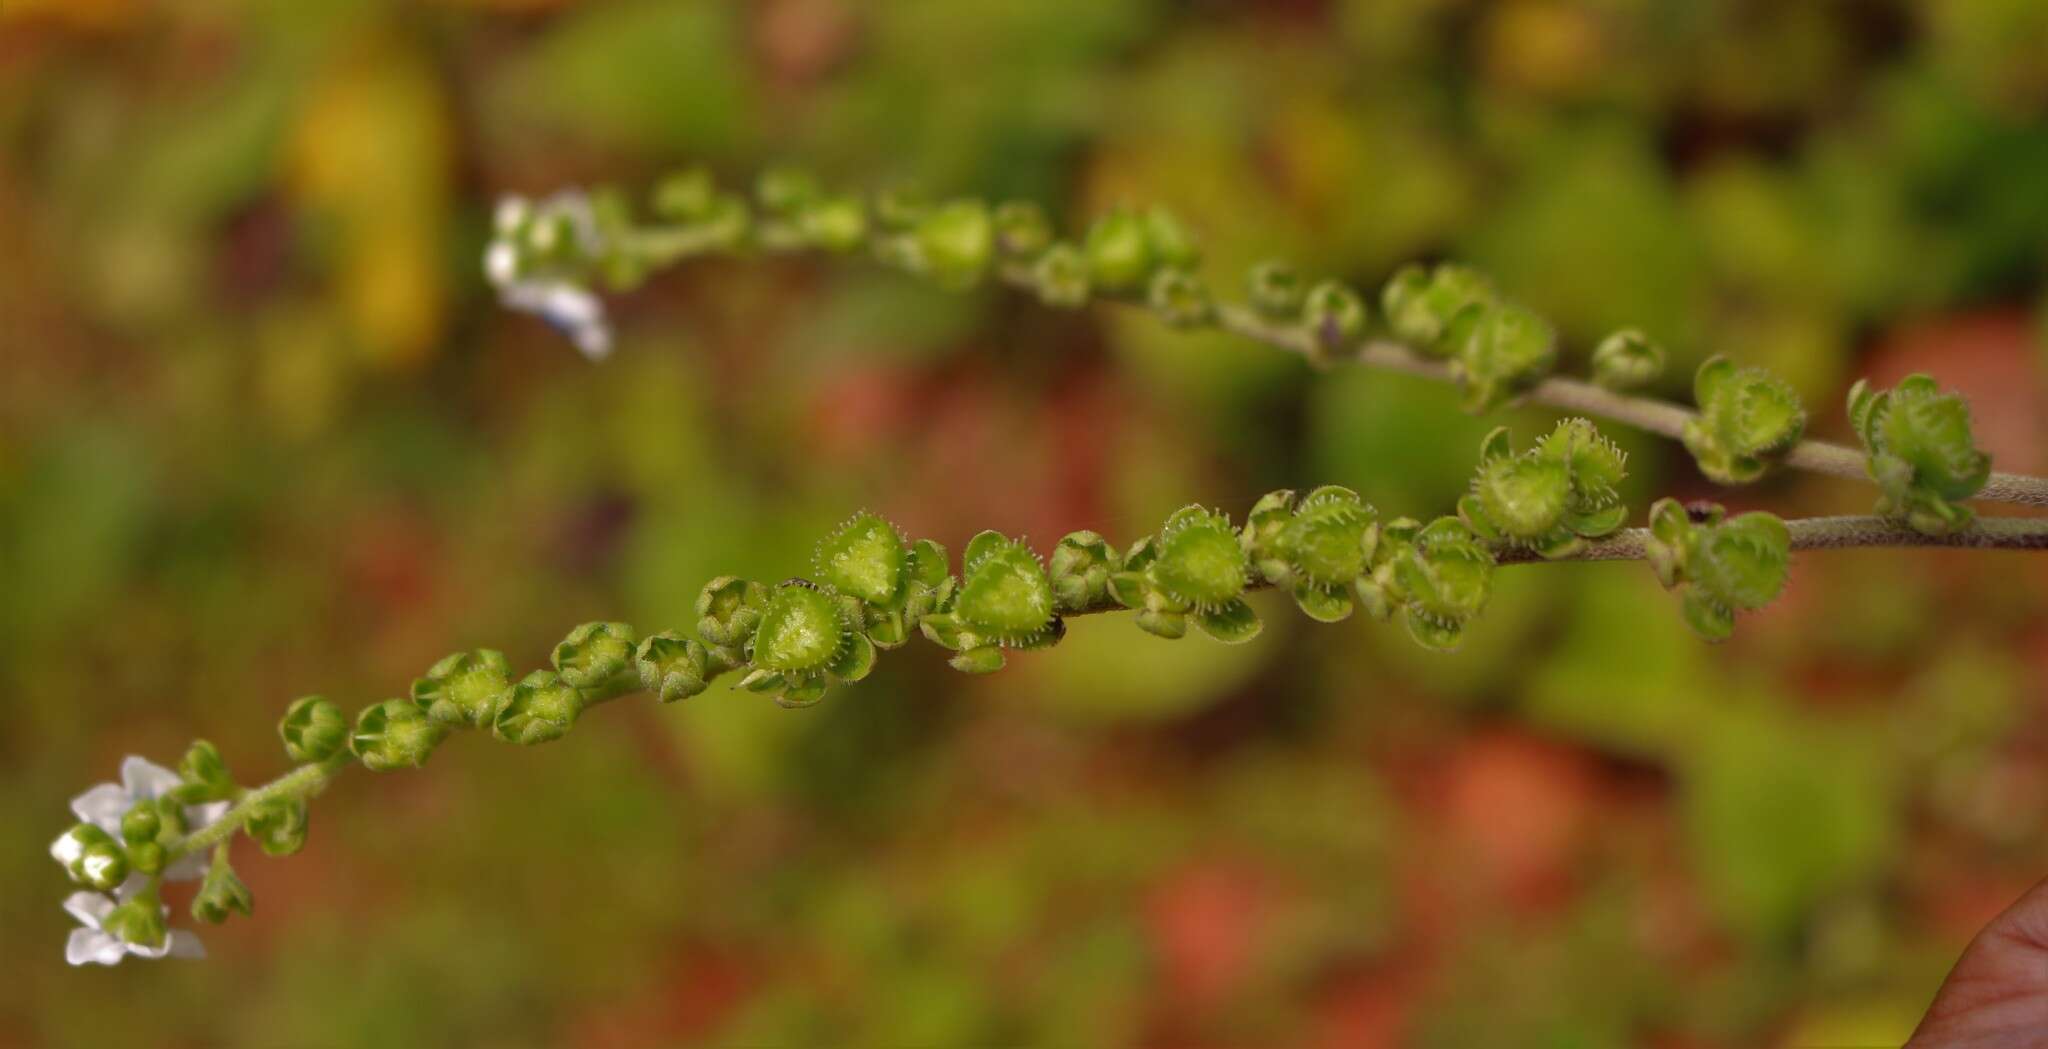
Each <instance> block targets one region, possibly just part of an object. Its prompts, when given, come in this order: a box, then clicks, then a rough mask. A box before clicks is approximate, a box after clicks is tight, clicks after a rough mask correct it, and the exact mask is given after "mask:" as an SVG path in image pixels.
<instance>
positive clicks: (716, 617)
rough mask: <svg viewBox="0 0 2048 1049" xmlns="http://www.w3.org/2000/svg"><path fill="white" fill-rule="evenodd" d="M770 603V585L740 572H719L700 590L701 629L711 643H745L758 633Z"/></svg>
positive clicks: (698, 598)
mask: <svg viewBox="0 0 2048 1049" xmlns="http://www.w3.org/2000/svg"><path fill="white" fill-rule="evenodd" d="M767 604H768V588H767V587H765V586H762V585H761V584H759V583H755V582H750V581H748V580H745V579H741V578H739V577H738V576H729V575H728V576H719V577H718V578H716V579H713V580H712V581H710V582H709V583H706V584H704V589H703V590H702V591H700V592H699V593H698V594H697V615H698V619H697V633H698V635H699V636H701V637H702V638H703V639H704V641H705V642H706V643H707V644H712V645H740V644H744V643H745V642H746V640H747V639H748V638H750V637H753V636H754V628H755V627H756V626H758V625H759V624H760V622H761V609H762V608H764V607H765V606H766V605H767Z"/></svg>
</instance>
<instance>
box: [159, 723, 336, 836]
mask: <svg viewBox="0 0 2048 1049" xmlns="http://www.w3.org/2000/svg"><path fill="white" fill-rule="evenodd" d="M354 761H355V755H354V754H351V753H349V752H348V751H347V750H343V751H341V752H340V753H338V754H336V755H335V756H333V757H331V758H329V759H327V760H326V761H318V762H313V763H311V764H306V765H300V766H299V767H298V768H295V769H293V770H291V771H290V772H287V773H285V774H284V775H282V776H279V777H277V778H276V779H274V780H271V781H270V782H268V783H265V784H263V785H262V786H260V787H252V788H250V789H248V790H245V791H243V792H242V793H241V794H240V795H239V796H237V797H236V799H235V804H234V806H233V807H232V808H230V809H228V811H227V812H225V813H223V814H222V815H221V818H220V819H217V820H215V821H213V822H212V823H209V824H207V825H206V826H204V827H201V828H200V829H198V830H196V831H193V832H192V833H190V834H187V835H185V836H184V837H182V838H180V839H178V840H177V842H176V843H174V844H172V845H171V846H169V848H168V849H167V850H166V851H167V852H168V854H169V858H170V859H173V860H175V859H177V858H179V857H181V856H186V855H190V854H192V853H195V852H199V851H201V850H203V849H207V848H210V847H212V846H214V845H219V844H222V843H225V842H226V841H227V840H228V839H229V838H232V837H234V834H235V832H236V831H238V830H240V829H241V828H242V825H243V824H244V823H247V822H249V817H250V816H251V815H253V814H254V813H255V812H256V810H257V808H258V807H260V806H262V805H263V804H265V803H267V802H272V801H277V800H280V799H298V798H311V797H313V796H314V795H316V794H319V793H320V792H321V791H322V790H325V789H327V784H328V783H330V782H332V781H333V780H334V777H335V776H336V775H337V774H339V773H340V772H341V770H342V769H343V768H344V767H346V766H347V765H349V764H351V763H353V762H354Z"/></svg>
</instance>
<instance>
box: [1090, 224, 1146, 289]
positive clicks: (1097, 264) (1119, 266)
mask: <svg viewBox="0 0 2048 1049" xmlns="http://www.w3.org/2000/svg"><path fill="white" fill-rule="evenodd" d="M1082 250H1083V252H1084V253H1085V254H1086V256H1087V260H1088V280H1089V283H1090V284H1091V285H1093V286H1095V287H1098V288H1102V289H1104V290H1106V291H1111V292H1128V291H1136V290H1138V289H1139V288H1142V287H1144V286H1145V281H1146V279H1147V278H1149V277H1151V275H1152V267H1153V265H1154V263H1155V261H1156V260H1155V259H1154V258H1153V257H1152V240H1151V237H1150V235H1149V234H1148V233H1147V231H1146V223H1145V220H1143V219H1141V218H1139V217H1138V216H1136V215H1134V214H1132V213H1130V212H1129V211H1126V210H1124V209H1122V208H1118V209H1117V210H1115V211H1112V212H1110V213H1109V214H1107V215H1104V216H1102V217H1101V218H1099V219H1096V220H1095V224H1094V225H1093V226H1090V227H1089V228H1088V236H1087V239H1086V240H1085V241H1083V247H1082Z"/></svg>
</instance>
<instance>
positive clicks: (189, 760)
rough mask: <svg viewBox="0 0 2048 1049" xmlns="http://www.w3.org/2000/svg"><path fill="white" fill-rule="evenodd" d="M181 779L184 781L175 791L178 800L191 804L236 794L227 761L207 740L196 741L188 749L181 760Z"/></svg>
mask: <svg viewBox="0 0 2048 1049" xmlns="http://www.w3.org/2000/svg"><path fill="white" fill-rule="evenodd" d="M178 778H179V779H180V780H182V781H183V782H181V783H180V784H179V785H178V787H177V789H176V794H177V796H178V800H180V801H182V802H184V803H186V804H188V805H190V804H194V803H197V802H202V801H218V800H220V799H222V798H227V797H232V796H233V795H234V793H235V778H234V776H232V775H230V774H229V773H228V765H227V762H225V761H223V760H221V756H220V751H219V750H218V749H217V748H215V747H214V745H213V744H211V743H209V742H207V741H206V740H203V739H201V740H195V741H193V743H192V746H191V747H189V748H187V749H186V751H185V757H184V758H183V759H182V760H180V761H179V762H178Z"/></svg>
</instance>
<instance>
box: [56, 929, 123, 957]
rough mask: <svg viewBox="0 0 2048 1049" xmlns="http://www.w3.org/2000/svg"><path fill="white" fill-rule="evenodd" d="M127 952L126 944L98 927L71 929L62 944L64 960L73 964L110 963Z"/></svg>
mask: <svg viewBox="0 0 2048 1049" xmlns="http://www.w3.org/2000/svg"><path fill="white" fill-rule="evenodd" d="M127 953H128V945H127V944H125V943H122V942H121V941H120V940H118V939H116V938H115V937H114V936H113V935H112V934H110V933H104V932H101V931H99V930H98V929H73V930H71V939H70V940H68V941H66V942H65V944H64V960H65V961H67V962H70V963H71V964H73V965H112V964H114V963H115V962H118V961H120V960H121V956H122V955H124V954H127Z"/></svg>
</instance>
